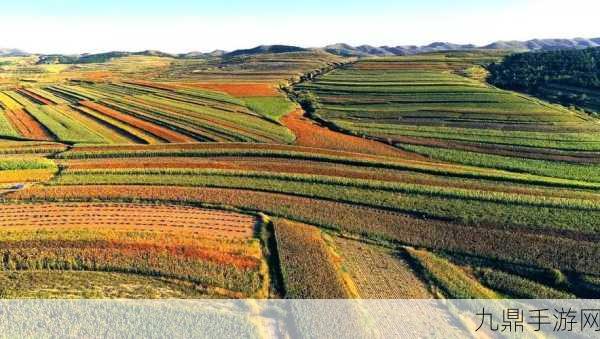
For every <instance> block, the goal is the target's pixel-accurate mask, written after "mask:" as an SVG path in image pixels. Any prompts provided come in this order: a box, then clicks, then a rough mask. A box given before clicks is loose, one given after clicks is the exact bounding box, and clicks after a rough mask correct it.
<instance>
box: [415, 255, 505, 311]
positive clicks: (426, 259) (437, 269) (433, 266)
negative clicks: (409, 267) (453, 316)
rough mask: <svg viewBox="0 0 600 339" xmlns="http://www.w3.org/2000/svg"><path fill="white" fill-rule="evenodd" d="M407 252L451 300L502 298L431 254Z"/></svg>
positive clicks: (456, 267)
mask: <svg viewBox="0 0 600 339" xmlns="http://www.w3.org/2000/svg"><path fill="white" fill-rule="evenodd" d="M407 252H408V254H409V255H410V256H411V257H412V258H413V259H414V260H415V261H416V262H417V263H418V264H419V265H420V267H421V269H422V270H423V273H424V274H425V275H426V276H427V277H428V278H429V279H431V281H432V282H433V283H435V285H436V286H439V287H440V289H441V291H442V293H443V294H444V295H445V296H447V297H449V298H454V299H498V298H499V297H500V296H499V295H498V294H497V293H496V292H494V291H492V290H490V289H488V288H486V287H485V286H483V285H481V284H480V283H479V282H478V281H477V279H475V278H473V277H472V276H470V275H468V274H467V273H466V272H464V271H463V270H462V269H461V268H460V267H458V266H456V265H454V264H452V263H450V262H449V261H447V260H445V259H443V258H441V257H439V256H437V255H435V254H433V253H431V252H427V251H423V250H416V249H408V250H407Z"/></svg>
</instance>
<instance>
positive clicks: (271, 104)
mask: <svg viewBox="0 0 600 339" xmlns="http://www.w3.org/2000/svg"><path fill="white" fill-rule="evenodd" d="M244 102H245V103H246V105H247V106H248V108H250V109H251V110H253V111H254V112H256V113H258V114H260V115H262V116H264V117H266V118H268V119H270V120H273V121H279V119H281V118H282V117H283V116H284V115H286V114H288V113H289V112H291V111H292V110H293V109H294V104H293V103H292V102H291V101H289V100H288V99H287V98H286V97H284V96H277V97H247V98H244Z"/></svg>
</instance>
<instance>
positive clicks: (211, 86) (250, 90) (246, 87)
mask: <svg viewBox="0 0 600 339" xmlns="http://www.w3.org/2000/svg"><path fill="white" fill-rule="evenodd" d="M183 85H184V86H189V87H194V88H202V89H208V90H212V91H219V92H225V93H227V94H229V95H231V96H234V97H275V96H278V95H281V93H279V92H278V91H277V89H276V88H275V86H273V85H270V84H262V83H190V84H183Z"/></svg>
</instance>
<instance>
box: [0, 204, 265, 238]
mask: <svg viewBox="0 0 600 339" xmlns="http://www.w3.org/2000/svg"><path fill="white" fill-rule="evenodd" d="M255 224H256V221H255V219H254V218H253V217H251V216H247V215H243V214H238V213H232V212H223V211H217V210H209V209H202V208H195V207H188V206H176V205H147V204H120V203H60V204H57V203H35V204H2V205H0V225H2V226H3V227H5V228H6V227H9V228H19V229H23V228H36V229H40V228H51V229H56V228H81V227H84V228H107V227H108V228H112V229H118V230H120V231H122V230H145V229H153V230H156V229H158V230H161V231H162V232H165V231H191V232H192V233H194V234H196V235H201V236H203V237H209V238H231V239H250V238H252V236H253V234H254V226H255Z"/></svg>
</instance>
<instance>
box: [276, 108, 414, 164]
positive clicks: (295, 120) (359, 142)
mask: <svg viewBox="0 0 600 339" xmlns="http://www.w3.org/2000/svg"><path fill="white" fill-rule="evenodd" d="M303 114H304V113H303V111H302V110H301V109H297V110H295V111H294V112H292V113H290V114H288V115H286V116H285V117H283V119H282V120H281V121H282V122H283V124H284V125H285V126H286V127H287V128H289V129H290V130H292V132H294V134H295V135H296V144H297V145H300V146H306V147H318V148H328V149H332V150H338V151H346V152H355V153H365V154H372V155H380V156H388V157H399V158H404V159H415V160H426V159H425V158H424V157H422V156H420V155H417V154H414V153H409V152H405V151H402V150H400V149H397V148H395V147H393V146H389V145H385V144H383V143H381V142H377V141H373V140H368V139H363V138H359V137H355V136H351V135H346V134H343V133H339V132H334V131H332V130H329V129H327V128H325V127H321V126H319V125H317V124H315V123H314V122H312V121H311V120H310V119H308V118H306V117H304V116H303Z"/></svg>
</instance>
